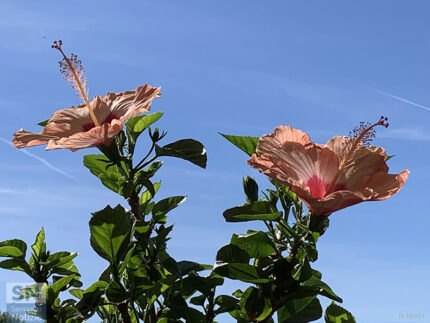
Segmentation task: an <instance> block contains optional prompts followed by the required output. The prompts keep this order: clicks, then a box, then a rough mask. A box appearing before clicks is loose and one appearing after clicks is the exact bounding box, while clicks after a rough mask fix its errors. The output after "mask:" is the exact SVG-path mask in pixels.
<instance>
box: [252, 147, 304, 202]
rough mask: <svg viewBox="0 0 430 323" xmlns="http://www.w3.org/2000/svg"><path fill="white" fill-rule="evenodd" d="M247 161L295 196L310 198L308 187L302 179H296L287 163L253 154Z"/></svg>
mask: <svg viewBox="0 0 430 323" xmlns="http://www.w3.org/2000/svg"><path fill="white" fill-rule="evenodd" d="M247 163H248V165H250V166H252V167H254V168H255V169H257V170H259V171H260V172H261V173H263V174H265V175H266V176H268V177H270V178H272V179H274V180H276V181H278V182H279V183H281V184H284V185H286V186H288V187H289V188H290V189H291V190H292V191H293V192H294V193H296V194H297V196H299V197H301V198H303V199H308V198H312V196H311V193H310V190H309V188H308V187H307V186H306V185H305V183H304V182H303V181H302V180H299V179H297V176H296V174H295V173H294V170H293V169H291V168H289V166H288V165H286V164H283V163H279V164H274V163H273V162H272V161H271V160H268V159H265V158H264V157H263V158H260V157H257V155H255V154H253V155H252V156H251V159H249V160H248V162H247Z"/></svg>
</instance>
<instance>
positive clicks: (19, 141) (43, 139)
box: [12, 129, 59, 148]
mask: <svg viewBox="0 0 430 323" xmlns="http://www.w3.org/2000/svg"><path fill="white" fill-rule="evenodd" d="M58 138H59V137H57V136H48V135H44V134H40V133H33V132H29V131H25V130H24V129H20V130H19V131H18V132H16V133H14V134H13V140H12V144H13V145H14V146H15V147H16V148H25V147H31V146H37V145H44V144H47V143H48V142H49V140H51V139H58Z"/></svg>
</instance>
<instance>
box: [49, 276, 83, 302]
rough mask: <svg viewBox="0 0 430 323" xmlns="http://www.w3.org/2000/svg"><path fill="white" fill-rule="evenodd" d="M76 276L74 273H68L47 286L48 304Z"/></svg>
mask: <svg viewBox="0 0 430 323" xmlns="http://www.w3.org/2000/svg"><path fill="white" fill-rule="evenodd" d="M75 278H76V276H75V275H70V276H67V277H63V278H61V279H59V280H57V281H56V282H55V283H53V284H52V285H51V286H49V289H48V298H49V299H48V304H52V303H54V301H55V299H56V298H57V297H58V295H59V294H60V291H61V290H62V289H63V288H66V287H67V285H69V284H70V282H71V281H72V280H73V279H75Z"/></svg>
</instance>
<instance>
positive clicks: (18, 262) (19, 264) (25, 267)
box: [0, 258, 31, 275]
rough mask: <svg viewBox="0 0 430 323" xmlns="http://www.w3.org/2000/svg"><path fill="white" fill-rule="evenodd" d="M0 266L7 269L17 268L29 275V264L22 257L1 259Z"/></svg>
mask: <svg viewBox="0 0 430 323" xmlns="http://www.w3.org/2000/svg"><path fill="white" fill-rule="evenodd" d="M0 268H3V269H9V270H18V271H23V272H25V273H27V274H28V275H31V269H30V266H29V264H28V263H27V262H26V261H25V259H22V258H12V259H7V260H3V261H1V262H0Z"/></svg>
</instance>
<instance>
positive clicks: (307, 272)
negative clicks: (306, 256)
mask: <svg viewBox="0 0 430 323" xmlns="http://www.w3.org/2000/svg"><path fill="white" fill-rule="evenodd" d="M291 275H292V277H293V278H294V279H295V280H297V281H299V282H303V281H305V280H308V279H309V278H311V276H312V268H311V266H310V265H309V261H307V260H305V261H304V262H303V263H298V264H296V265H295V266H294V268H293V270H292V271H291Z"/></svg>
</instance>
